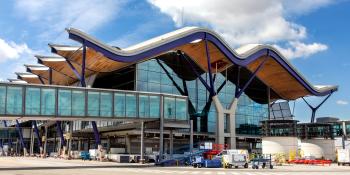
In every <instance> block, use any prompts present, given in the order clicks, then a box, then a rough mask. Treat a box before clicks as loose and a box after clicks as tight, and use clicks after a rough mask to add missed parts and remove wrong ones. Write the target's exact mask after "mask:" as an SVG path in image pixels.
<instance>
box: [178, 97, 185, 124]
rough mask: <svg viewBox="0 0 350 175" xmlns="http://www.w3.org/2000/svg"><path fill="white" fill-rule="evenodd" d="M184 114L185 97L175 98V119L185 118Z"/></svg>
mask: <svg viewBox="0 0 350 175" xmlns="http://www.w3.org/2000/svg"><path fill="white" fill-rule="evenodd" d="M186 116H187V107H186V99H181V98H176V120H186V119H187V117H186Z"/></svg>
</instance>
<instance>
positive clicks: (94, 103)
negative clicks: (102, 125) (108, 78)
mask: <svg viewBox="0 0 350 175" xmlns="http://www.w3.org/2000/svg"><path fill="white" fill-rule="evenodd" d="M99 101H100V93H99V92H88V110H87V113H88V116H95V117H96V116H99V106H100V105H99Z"/></svg>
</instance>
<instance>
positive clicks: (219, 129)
mask: <svg viewBox="0 0 350 175" xmlns="http://www.w3.org/2000/svg"><path fill="white" fill-rule="evenodd" d="M213 102H214V105H215V108H216V114H217V118H216V140H215V142H216V143H217V144H224V143H225V136H224V135H225V133H224V124H225V123H224V118H225V117H224V108H223V106H222V105H221V103H220V101H219V98H218V96H217V95H215V96H214V97H213Z"/></svg>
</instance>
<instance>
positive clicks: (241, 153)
mask: <svg viewBox="0 0 350 175" xmlns="http://www.w3.org/2000/svg"><path fill="white" fill-rule="evenodd" d="M218 156H221V158H222V163H223V167H224V168H232V167H234V168H238V167H244V168H248V162H249V154H248V150H245V149H229V150H224V151H222V152H221V153H220V154H219V155H218Z"/></svg>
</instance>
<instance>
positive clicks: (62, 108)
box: [58, 89, 72, 116]
mask: <svg viewBox="0 0 350 175" xmlns="http://www.w3.org/2000/svg"><path fill="white" fill-rule="evenodd" d="M58 115H60V116H71V115H72V94H71V91H70V90H66V89H59V90H58Z"/></svg>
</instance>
